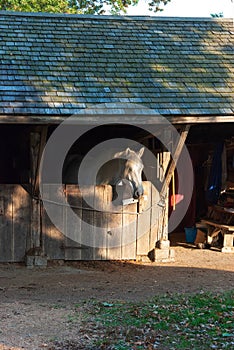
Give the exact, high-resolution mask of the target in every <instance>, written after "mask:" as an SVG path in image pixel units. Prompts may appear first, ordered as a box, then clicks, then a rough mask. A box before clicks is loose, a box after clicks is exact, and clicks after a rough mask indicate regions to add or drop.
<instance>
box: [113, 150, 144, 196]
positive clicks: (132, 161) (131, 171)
mask: <svg viewBox="0 0 234 350" xmlns="http://www.w3.org/2000/svg"><path fill="white" fill-rule="evenodd" d="M143 153H144V147H142V148H141V149H140V150H139V151H138V152H135V151H133V150H131V149H130V148H127V149H126V150H124V151H122V152H118V153H116V154H115V155H114V158H119V159H121V160H122V161H123V162H122V163H123V164H122V165H123V166H122V171H121V174H120V176H121V177H122V178H123V179H127V180H128V181H129V182H130V183H131V185H132V188H133V197H134V198H139V197H140V196H142V195H143V193H144V190H143V186H142V171H143V167H144V166H143V162H142V159H141V157H142V155H143Z"/></svg>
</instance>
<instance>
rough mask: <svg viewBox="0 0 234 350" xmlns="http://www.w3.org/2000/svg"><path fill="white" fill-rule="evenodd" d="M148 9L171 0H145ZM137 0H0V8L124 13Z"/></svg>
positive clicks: (26, 10)
mask: <svg viewBox="0 0 234 350" xmlns="http://www.w3.org/2000/svg"><path fill="white" fill-rule="evenodd" d="M145 1H146V2H148V5H149V9H150V10H151V11H154V12H157V11H162V7H161V6H162V5H166V4H167V3H168V2H170V1H171V0H145ZM138 2H139V0H0V10H5V11H20V12H53V13H83V14H103V13H105V12H107V10H109V11H110V12H111V13H112V14H121V13H125V12H126V10H127V8H128V7H129V6H132V5H137V4H138Z"/></svg>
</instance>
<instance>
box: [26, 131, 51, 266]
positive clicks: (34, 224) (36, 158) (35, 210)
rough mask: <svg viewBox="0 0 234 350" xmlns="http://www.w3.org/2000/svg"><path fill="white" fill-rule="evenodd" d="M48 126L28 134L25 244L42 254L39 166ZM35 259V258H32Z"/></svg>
mask: <svg viewBox="0 0 234 350" xmlns="http://www.w3.org/2000/svg"><path fill="white" fill-rule="evenodd" d="M47 131H48V127H47V126H43V127H36V128H35V129H34V130H33V132H31V134H30V156H31V176H30V183H31V191H30V192H31V196H32V206H31V234H30V237H29V239H28V244H27V246H28V247H29V248H30V249H29V250H33V249H34V250H35V249H37V250H38V249H40V251H41V254H43V249H44V247H43V237H42V232H41V231H42V230H41V203H40V198H39V168H40V161H41V157H42V152H43V149H44V147H45V144H46V138H47ZM33 261H35V259H34V260H33Z"/></svg>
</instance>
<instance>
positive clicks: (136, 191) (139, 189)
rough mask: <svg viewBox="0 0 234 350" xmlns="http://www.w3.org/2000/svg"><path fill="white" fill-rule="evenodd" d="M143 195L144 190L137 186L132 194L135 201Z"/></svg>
mask: <svg viewBox="0 0 234 350" xmlns="http://www.w3.org/2000/svg"><path fill="white" fill-rule="evenodd" d="M143 194H144V189H143V186H139V187H138V188H137V189H136V190H135V191H134V194H133V197H134V198H135V199H137V198H139V197H140V196H142V195H143Z"/></svg>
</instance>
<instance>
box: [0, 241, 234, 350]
mask: <svg viewBox="0 0 234 350" xmlns="http://www.w3.org/2000/svg"><path fill="white" fill-rule="evenodd" d="M174 249H175V253H176V261H175V262H173V263H164V264H158V263H144V264H143V263H136V262H76V263H73V264H63V265H61V264H57V265H55V264H53V265H51V266H48V267H47V268H46V269H39V268H37V269H36V268H34V269H27V268H26V267H24V266H20V265H11V264H8V265H0V300H1V303H0V350H6V349H14V350H21V349H28V350H32V349H43V348H44V349H86V347H85V345H84V344H85V341H86V340H87V339H86V338H88V335H85V330H84V329H83V328H82V327H83V326H82V320H83V312H84V310H83V309H79V308H80V306H79V305H81V304H82V305H85V302H86V304H87V303H89V302H90V301H92V300H98V301H105V302H113V301H115V300H118V301H123V302H125V301H144V300H146V299H148V298H150V297H152V296H154V295H158V294H165V293H191V292H192V293H196V292H200V291H202V290H203V291H211V292H215V291H224V290H230V289H233V288H234V279H233V277H234V276H233V275H234V274H233V272H234V254H227V253H220V252H219V251H218V250H200V249H196V248H194V247H190V246H188V245H183V244H182V245H180V246H176V247H174ZM80 303H81V304H80ZM79 310H81V311H80V312H79ZM60 341H63V342H66V341H69V342H76V344H80V345H76V346H75V347H69V346H68V347H61V346H59V344H60V343H59V342H60ZM56 344H57V346H56ZM87 348H88V347H87Z"/></svg>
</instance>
